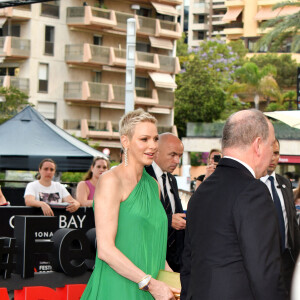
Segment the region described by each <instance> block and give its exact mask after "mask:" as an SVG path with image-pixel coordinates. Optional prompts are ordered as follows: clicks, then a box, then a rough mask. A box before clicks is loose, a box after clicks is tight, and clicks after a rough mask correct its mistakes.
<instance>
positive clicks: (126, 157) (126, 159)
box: [124, 148, 128, 167]
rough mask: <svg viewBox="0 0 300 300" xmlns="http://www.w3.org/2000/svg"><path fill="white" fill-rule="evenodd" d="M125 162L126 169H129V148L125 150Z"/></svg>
mask: <svg viewBox="0 0 300 300" xmlns="http://www.w3.org/2000/svg"><path fill="white" fill-rule="evenodd" d="M124 160H125V167H127V166H128V154H127V148H125V149H124Z"/></svg>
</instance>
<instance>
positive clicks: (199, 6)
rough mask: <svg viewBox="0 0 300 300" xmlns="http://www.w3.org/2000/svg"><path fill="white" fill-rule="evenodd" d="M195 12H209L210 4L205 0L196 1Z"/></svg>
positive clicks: (206, 13) (205, 13)
mask: <svg viewBox="0 0 300 300" xmlns="http://www.w3.org/2000/svg"><path fill="white" fill-rule="evenodd" d="M193 14H204V15H208V14H209V5H208V4H207V3H204V2H200V3H199V2H198V3H197V2H194V4H193Z"/></svg>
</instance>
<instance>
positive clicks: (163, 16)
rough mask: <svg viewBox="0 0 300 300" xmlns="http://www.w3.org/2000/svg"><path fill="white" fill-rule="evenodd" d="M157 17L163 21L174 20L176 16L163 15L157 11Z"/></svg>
mask: <svg viewBox="0 0 300 300" xmlns="http://www.w3.org/2000/svg"><path fill="white" fill-rule="evenodd" d="M156 18H157V19H159V20H163V21H170V22H174V17H173V16H168V15H162V14H159V13H157V15H156Z"/></svg>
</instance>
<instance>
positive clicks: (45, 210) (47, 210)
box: [40, 201, 54, 217]
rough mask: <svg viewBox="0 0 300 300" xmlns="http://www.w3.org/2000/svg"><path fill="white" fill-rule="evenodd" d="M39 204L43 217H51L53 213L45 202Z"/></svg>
mask: <svg viewBox="0 0 300 300" xmlns="http://www.w3.org/2000/svg"><path fill="white" fill-rule="evenodd" d="M40 204H41V209H42V211H43V214H44V216H51V217H52V216H54V213H53V211H52V209H51V207H50V206H49V205H48V204H47V203H46V202H44V201H41V202H40Z"/></svg>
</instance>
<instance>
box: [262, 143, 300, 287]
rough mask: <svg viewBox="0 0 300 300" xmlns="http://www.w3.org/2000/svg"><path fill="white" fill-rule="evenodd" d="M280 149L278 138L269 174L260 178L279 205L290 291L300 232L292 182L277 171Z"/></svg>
mask: <svg viewBox="0 0 300 300" xmlns="http://www.w3.org/2000/svg"><path fill="white" fill-rule="evenodd" d="M279 150H280V145H279V141H278V140H276V141H275V143H274V145H273V156H272V160H271V163H270V165H269V166H268V169H267V172H268V174H267V175H266V176H264V177H262V178H261V179H260V180H261V181H262V182H263V183H265V184H266V186H267V187H268V189H269V191H270V194H271V196H272V198H273V201H274V204H275V207H276V205H277V203H278V205H279V207H278V209H277V210H276V211H277V215H278V221H279V225H280V224H282V226H281V227H280V236H281V257H282V271H283V278H284V282H285V285H286V289H287V290H288V291H290V289H291V282H292V276H293V272H294V267H295V262H296V260H297V257H298V254H299V247H300V233H299V227H298V223H297V217H296V210H295V204H294V195H293V189H292V185H291V182H290V181H289V180H288V179H286V178H285V177H283V176H280V175H279V174H276V173H275V169H276V167H277V165H278V161H279V156H280V155H279ZM270 177H271V178H270ZM278 200H279V201H278ZM277 201H278V202H277Z"/></svg>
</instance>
